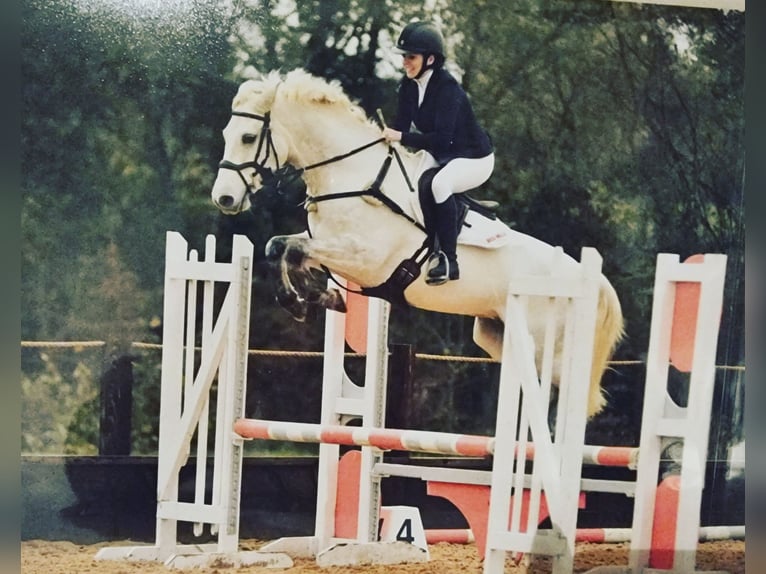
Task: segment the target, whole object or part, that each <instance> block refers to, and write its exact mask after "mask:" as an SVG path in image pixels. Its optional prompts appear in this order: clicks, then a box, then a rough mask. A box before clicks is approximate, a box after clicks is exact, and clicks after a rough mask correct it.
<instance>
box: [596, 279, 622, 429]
mask: <svg viewBox="0 0 766 574" xmlns="http://www.w3.org/2000/svg"><path fill="white" fill-rule="evenodd" d="M623 328H624V324H623V318H622V308H621V307H620V300H619V299H618V298H617V293H616V291H615V290H614V287H612V284H611V283H609V281H608V280H607V279H606V277H604V276H603V275H602V276H601V287H600V288H599V297H598V317H597V319H596V336H595V339H594V341H593V363H592V365H591V374H590V390H589V394H588V417H592V416H593V415H595V414H597V413H598V412H600V411H601V409H603V408H604V405H605V404H606V400H605V399H604V395H603V392H602V390H601V377H602V376H603V374H604V371H605V370H606V366H607V362H608V361H609V359H610V358H611V356H612V353H613V352H614V350H615V347H617V343H619V342H620V339H622V335H623Z"/></svg>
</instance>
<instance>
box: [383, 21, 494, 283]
mask: <svg viewBox="0 0 766 574" xmlns="http://www.w3.org/2000/svg"><path fill="white" fill-rule="evenodd" d="M396 46H397V48H398V49H399V50H400V51H401V52H402V58H403V62H402V64H403V67H404V73H405V76H404V77H403V78H402V81H401V83H400V85H399V101H398V110H397V114H396V120H395V121H394V122H393V125H392V127H390V128H384V129H383V137H384V138H386V140H387V141H389V142H391V141H398V142H401V143H402V144H403V145H405V146H407V147H411V148H415V149H423V150H426V152H427V153H428V154H430V156H432V159H433V160H434V161H433V165H436V166H437V167H438V172H437V173H436V175H435V176H434V177H433V180H432V182H431V189H430V192H431V193H432V194H433V195H432V198H433V200H434V201H435V206H434V216H435V217H434V218H435V221H434V226H435V232H436V237H437V238H438V240H439V248H440V251H438V252H436V253H435V254H434V255H433V256H432V257H431V260H430V261H429V266H428V273H427V276H426V283H428V284H429V285H441V284H442V283H445V282H447V281H449V280H452V279H459V278H460V269H459V268H458V263H457V253H456V249H457V236H458V231H459V230H458V221H457V214H458V209H457V204H456V202H455V198H454V197H453V194H455V193H462V192H464V191H467V190H469V189H472V188H475V187H478V186H480V185H481V184H482V183H484V182H485V181H487V180H488V179H489V177H490V175H491V174H492V170H493V169H494V165H495V155H494V151H493V147H492V142H491V140H490V138H489V135H488V134H487V132H486V131H484V129H482V128H481V126H480V125H479V124H478V122H477V121H476V117H475V116H474V112H473V108H472V106H471V103H470V101H469V99H468V95H467V94H466V92H465V91H464V90H463V88H462V87H461V86H460V84H458V82H457V80H456V79H455V78H454V76H452V75H451V74H450V73H449V72H448V71H447V70H445V69H444V68H443V65H444V59H445V55H444V52H445V50H444V38H443V37H442V34H441V32H440V31H439V29H438V28H437V27H436V26H435V25H434V24H432V23H429V22H411V23H409V24H407V25H406V26H405V27H404V29H403V30H402V32H401V34H400V35H399V39H398V41H397V43H396ZM422 197H423V196H422V194H421V203H422ZM429 199H430V198H429ZM426 210H427V208H426V206H425V205H424V206H423V211H424V217H425V216H426ZM427 219H428V218H427V217H426V220H427ZM428 226H429V222H428V221H426V228H427V229H428ZM428 231H429V233H433V231H434V230H432V229H428Z"/></svg>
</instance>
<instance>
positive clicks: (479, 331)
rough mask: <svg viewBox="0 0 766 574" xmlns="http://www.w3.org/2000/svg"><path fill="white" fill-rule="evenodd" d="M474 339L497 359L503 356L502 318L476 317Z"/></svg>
mask: <svg viewBox="0 0 766 574" xmlns="http://www.w3.org/2000/svg"><path fill="white" fill-rule="evenodd" d="M473 340H474V342H475V343H476V344H477V345H479V347H481V348H482V349H484V350H485V351H486V352H487V353H488V354H489V356H490V357H492V358H493V359H494V360H496V361H500V360H502V358H503V322H502V321H501V320H500V319H489V318H487V317H476V320H475V321H474V322H473Z"/></svg>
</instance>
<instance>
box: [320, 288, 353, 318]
mask: <svg viewBox="0 0 766 574" xmlns="http://www.w3.org/2000/svg"><path fill="white" fill-rule="evenodd" d="M319 304H320V305H322V307H324V308H325V309H329V310H330V311H337V312H338V313H345V312H346V310H347V307H346V302H345V301H344V300H343V295H341V294H340V291H338V290H337V289H328V290H327V291H325V292H324V293H322V295H321V296H320V298H319Z"/></svg>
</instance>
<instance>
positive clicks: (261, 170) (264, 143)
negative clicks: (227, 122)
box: [218, 110, 425, 231]
mask: <svg viewBox="0 0 766 574" xmlns="http://www.w3.org/2000/svg"><path fill="white" fill-rule="evenodd" d="M231 115H232V116H238V117H243V118H250V119H253V120H258V121H260V122H263V128H262V129H261V132H260V134H259V136H258V146H257V148H256V150H255V156H254V157H253V159H252V161H246V162H243V163H234V162H231V161H229V160H222V161H221V162H220V163H219V164H218V167H219V168H220V169H230V170H232V171H236V172H237V175H239V178H240V179H241V180H242V183H243V184H244V185H245V193H244V194H243V196H242V201H241V202H240V205H241V204H242V203H243V202H244V201H245V198H246V197H248V196H249V195H252V194H254V193H256V190H254V189H253V186H252V184H251V182H250V181H248V179H247V177H245V174H244V173H243V170H245V169H249V168H252V169H254V170H255V173H257V174H258V175H259V176H260V177H261V183H262V184H263V185H262V187H266V186H267V185H275V186H276V187H280V186H282V185H285V184H286V183H289V182H291V181H293V180H295V179H298V178H300V177H301V176H302V175H303V174H304V173H305V172H307V171H310V170H312V169H316V168H318V167H323V166H325V165H329V164H331V163H335V162H339V161H342V160H344V159H346V158H349V157H351V156H353V155H356V154H358V153H360V152H362V151H364V150H366V149H368V148H371V147H373V146H376V145H378V144H379V143H383V142H385V141H386V140H385V138H382V137H381V138H378V139H376V140H373V141H371V142H368V143H366V144H364V145H361V146H359V147H356V148H354V149H352V150H351V151H348V152H346V153H343V154H340V155H336V156H333V157H331V158H328V159H325V160H322V161H320V162H317V163H314V164H311V165H307V166H305V167H299V168H294V169H287V167H288V166H287V165H285V166H280V165H279V156H278V155H277V150H276V147H275V146H274V139H273V137H272V132H271V112H270V111H268V112H266V113H264V114H263V115H261V114H253V113H250V112H241V111H238V110H232V112H231ZM272 153H273V154H274V159H275V161H276V171H275V170H274V169H272V168H270V167H268V166H267V165H266V162H268V161H269V159H270V157H271V154H272ZM261 155H263V157H261ZM394 157H395V158H396V160H397V163H398V165H399V169H400V170H401V172H402V175H403V176H404V179H405V181H406V182H407V186H408V187H409V190H410V192H413V193H414V191H415V188H414V187H413V185H412V183H411V181H410V178H409V176H408V175H407V170H406V169H405V167H404V163H403V162H402V158H401V156H400V155H399V152H398V151H397V150H396V148H394V147H393V146H390V145H389V146H388V155H387V156H386V159H385V160H384V161H383V165H382V166H381V167H380V169H379V170H378V175H377V177H376V178H375V180H374V181H373V183H372V184H370V186H369V187H367V188H366V189H362V190H356V191H342V192H337V193H328V194H325V195H321V196H318V197H307V198H306V200H305V202H304V205H305V207H306V208H307V209H308V208H309V206H311V205H314V204H316V203H320V202H323V201H330V200H334V199H345V198H349V197H361V196H371V197H374V198H375V199H377V200H379V201H380V202H381V203H383V204H384V205H385V206H386V207H388V208H389V209H390V210H391V211H393V212H394V213H396V214H397V215H401V216H402V217H404V218H405V219H407V220H408V221H410V222H411V223H413V224H414V225H415V226H416V227H418V228H419V229H421V230H422V231H425V228H424V227H423V226H422V225H421V224H420V223H419V222H418V221H417V220H415V219H414V218H413V217H411V216H410V215H408V214H407V213H406V212H405V211H404V210H403V209H402V208H401V207H400V206H399V204H397V203H396V202H395V201H393V200H392V199H391V198H390V197H388V196H387V195H385V194H384V193H383V192H382V191H381V189H380V188H381V186H382V185H383V180H384V179H385V177H386V174H387V173H388V169H389V168H390V167H391V162H392V160H393V158H394Z"/></svg>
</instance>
